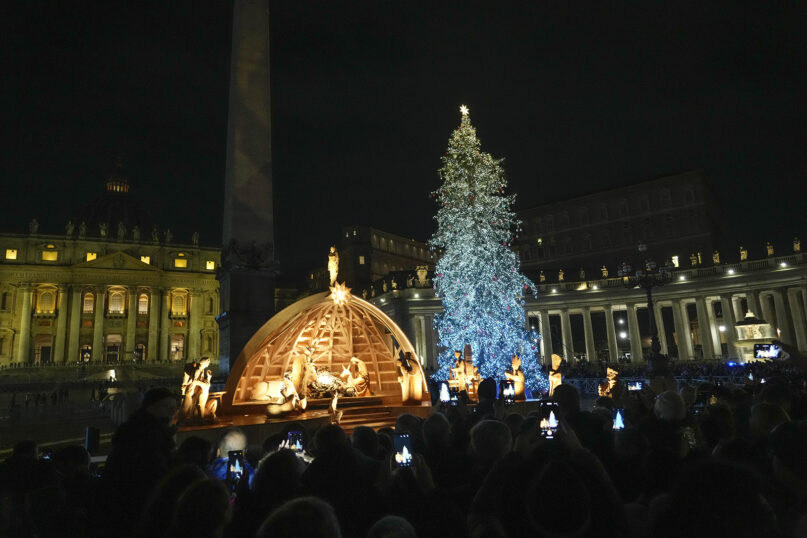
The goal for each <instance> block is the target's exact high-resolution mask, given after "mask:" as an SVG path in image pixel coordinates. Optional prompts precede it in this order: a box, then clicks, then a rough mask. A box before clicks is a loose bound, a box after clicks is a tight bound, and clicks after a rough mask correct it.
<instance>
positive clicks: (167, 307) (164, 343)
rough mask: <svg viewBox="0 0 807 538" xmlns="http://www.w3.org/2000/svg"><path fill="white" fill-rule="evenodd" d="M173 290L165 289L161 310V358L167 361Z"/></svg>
mask: <svg viewBox="0 0 807 538" xmlns="http://www.w3.org/2000/svg"><path fill="white" fill-rule="evenodd" d="M170 313H171V290H163V296H162V312H160V354H159V357H160V360H161V361H167V360H168V359H169V357H170V355H169V354H168V344H169V343H168V332H169V331H170V330H171V319H170V318H169V314H170Z"/></svg>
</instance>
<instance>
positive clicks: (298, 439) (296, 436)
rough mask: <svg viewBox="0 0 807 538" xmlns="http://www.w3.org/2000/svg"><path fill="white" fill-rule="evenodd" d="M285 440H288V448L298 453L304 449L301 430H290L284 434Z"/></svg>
mask: <svg viewBox="0 0 807 538" xmlns="http://www.w3.org/2000/svg"><path fill="white" fill-rule="evenodd" d="M286 440H287V441H288V442H289V443H288V444H289V448H290V449H291V450H293V451H295V452H297V453H298V454H299V453H301V452H303V451H304V450H305V447H304V446H303V432H301V431H291V432H289V433H287V434H286Z"/></svg>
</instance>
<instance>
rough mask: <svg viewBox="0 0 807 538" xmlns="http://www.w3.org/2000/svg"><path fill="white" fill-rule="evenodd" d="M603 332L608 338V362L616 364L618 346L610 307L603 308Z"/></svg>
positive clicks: (612, 310) (612, 312) (612, 311)
mask: <svg viewBox="0 0 807 538" xmlns="http://www.w3.org/2000/svg"><path fill="white" fill-rule="evenodd" d="M605 332H606V333H607V334H606V336H607V337H608V362H610V363H611V364H616V363H617V362H618V361H619V344H617V340H616V327H614V309H613V307H612V306H611V305H608V306H606V307H605Z"/></svg>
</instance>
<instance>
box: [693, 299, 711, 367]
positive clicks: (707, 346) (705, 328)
mask: <svg viewBox="0 0 807 538" xmlns="http://www.w3.org/2000/svg"><path fill="white" fill-rule="evenodd" d="M695 308H696V309H697V311H698V334H699V335H700V340H701V349H703V359H704V360H707V361H710V360H712V359H714V358H715V354H714V341H713V340H712V331H711V328H710V326H711V324H710V323H709V316H708V314H707V313H706V300H705V299H704V298H703V297H696V298H695Z"/></svg>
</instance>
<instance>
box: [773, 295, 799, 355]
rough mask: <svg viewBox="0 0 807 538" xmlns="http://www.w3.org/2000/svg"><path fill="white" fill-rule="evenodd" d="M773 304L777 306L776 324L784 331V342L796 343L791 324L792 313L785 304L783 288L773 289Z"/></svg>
mask: <svg viewBox="0 0 807 538" xmlns="http://www.w3.org/2000/svg"><path fill="white" fill-rule="evenodd" d="M773 305H774V308H776V325H777V326H778V327H779V329H780V330H781V331H782V342H784V343H786V344H791V345H792V344H795V343H796V342H795V339H794V338H793V329H792V328H791V326H790V315H789V313H788V311H787V305H786V304H785V297H784V294H783V293H782V291H781V290H774V291H773Z"/></svg>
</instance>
